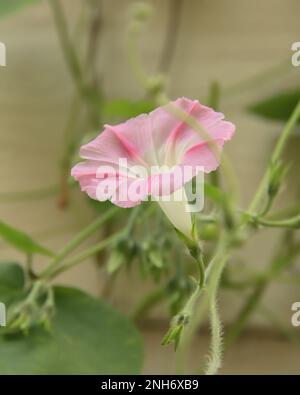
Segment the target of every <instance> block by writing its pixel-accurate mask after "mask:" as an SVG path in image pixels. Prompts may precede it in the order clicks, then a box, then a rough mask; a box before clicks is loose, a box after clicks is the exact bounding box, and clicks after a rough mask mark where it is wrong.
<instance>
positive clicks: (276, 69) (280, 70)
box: [223, 59, 292, 97]
mask: <svg viewBox="0 0 300 395" xmlns="http://www.w3.org/2000/svg"><path fill="white" fill-rule="evenodd" d="M290 64H291V61H290V59H288V60H286V61H284V62H282V63H280V64H278V65H276V66H273V67H271V68H268V69H267V70H263V71H261V72H259V73H257V74H255V75H253V76H250V77H248V78H246V79H243V80H241V81H238V82H236V83H234V84H232V85H230V86H228V87H224V88H223V95H224V96H225V97H231V96H234V95H235V94H238V93H241V92H243V91H248V90H249V89H251V88H253V87H256V86H259V87H260V86H261V85H262V84H263V83H266V82H268V81H270V80H272V79H274V77H276V78H278V76H280V75H281V74H285V73H287V72H289V71H291V69H292V68H291V67H290Z"/></svg>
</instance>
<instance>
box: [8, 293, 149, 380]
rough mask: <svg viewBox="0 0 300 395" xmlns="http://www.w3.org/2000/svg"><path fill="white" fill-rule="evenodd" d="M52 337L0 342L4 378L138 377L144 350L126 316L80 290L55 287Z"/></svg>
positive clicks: (35, 333)
mask: <svg viewBox="0 0 300 395" xmlns="http://www.w3.org/2000/svg"><path fill="white" fill-rule="evenodd" d="M54 292H55V305H56V312H55V316H54V317H53V320H52V326H51V333H49V332H46V331H45V330H44V329H43V328H41V327H36V328H34V329H32V330H31V331H30V332H29V334H28V335H22V334H19V335H6V336H2V337H0V374H138V373H140V371H141V367H142V359H143V345H142V340H141V336H140V334H139V333H138V332H137V330H136V329H135V327H134V326H133V324H132V323H131V322H130V321H129V319H127V318H126V317H124V316H122V315H121V314H120V313H118V312H117V311H115V310H114V309H113V308H112V307H110V306H108V305H106V304H105V303H103V302H102V301H100V300H97V299H95V298H93V297H91V296H89V295H87V294H85V293H83V292H81V291H79V290H76V289H73V288H62V287H57V288H55V289H54Z"/></svg>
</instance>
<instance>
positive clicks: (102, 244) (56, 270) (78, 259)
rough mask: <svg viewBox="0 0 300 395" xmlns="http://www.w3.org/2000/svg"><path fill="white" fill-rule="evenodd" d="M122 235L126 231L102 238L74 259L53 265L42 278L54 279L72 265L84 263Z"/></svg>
mask: <svg viewBox="0 0 300 395" xmlns="http://www.w3.org/2000/svg"><path fill="white" fill-rule="evenodd" d="M122 236H124V231H121V232H118V233H115V234H113V235H112V236H110V237H107V238H106V239H104V240H101V241H100V242H99V243H97V244H95V245H93V246H92V247H90V248H87V249H86V250H85V251H83V252H82V253H80V254H78V255H77V256H75V257H74V258H73V259H71V260H70V261H67V262H65V263H63V264H62V265H60V266H58V267H52V269H51V270H50V269H49V270H48V271H47V273H45V274H44V276H43V277H42V278H44V279H53V278H54V277H56V276H57V275H59V274H61V273H63V272H65V271H66V270H69V269H71V268H72V267H74V266H76V265H78V264H79V263H82V262H83V261H85V260H86V259H88V258H90V257H91V256H93V255H95V254H96V253H98V252H100V251H103V250H104V249H105V248H107V247H108V246H110V245H112V244H113V243H115V242H116V241H117V240H118V239H120V238H121V237H122Z"/></svg>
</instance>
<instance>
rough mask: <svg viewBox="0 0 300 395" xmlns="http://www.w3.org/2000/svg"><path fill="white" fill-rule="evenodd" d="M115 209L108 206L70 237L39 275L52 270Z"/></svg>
mask: <svg viewBox="0 0 300 395" xmlns="http://www.w3.org/2000/svg"><path fill="white" fill-rule="evenodd" d="M117 211H118V209H117V207H112V208H110V209H109V210H107V211H106V212H105V213H104V214H103V215H102V216H101V217H99V218H97V219H96V220H95V221H94V222H92V223H91V224H90V225H88V226H87V227H86V228H85V229H83V230H82V231H81V232H79V234H78V235H77V236H76V237H75V238H74V239H72V240H71V241H70V242H69V243H67V245H66V246H65V247H64V248H63V249H62V250H61V251H59V253H58V254H57V255H56V256H55V257H54V259H53V260H52V261H51V262H50V263H49V265H48V267H46V269H45V270H44V271H42V272H41V273H40V276H41V277H47V276H48V273H51V272H52V270H53V267H55V266H56V265H57V264H58V263H60V262H61V261H62V260H63V259H64V258H65V257H66V256H67V255H69V254H70V253H71V252H72V251H73V250H74V249H75V248H77V247H78V246H79V245H80V244H81V243H82V242H83V241H85V240H86V239H87V238H88V237H90V236H91V235H92V234H93V233H95V232H96V230H97V229H99V228H100V226H101V225H103V224H104V222H106V221H108V220H109V219H110V218H112V217H113V216H114V215H115V214H116V213H117Z"/></svg>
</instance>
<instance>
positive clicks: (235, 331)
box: [224, 280, 268, 350]
mask: <svg viewBox="0 0 300 395" xmlns="http://www.w3.org/2000/svg"><path fill="white" fill-rule="evenodd" d="M267 283H268V281H267V280H263V281H262V282H261V283H259V284H257V285H255V287H254V289H253V291H252V293H251V294H250V296H249V297H248V299H247V301H246V303H245V305H244V306H243V308H242V310H241V311H240V313H239V314H238V316H237V318H236V319H235V320H234V324H233V326H232V328H231V329H230V330H229V332H228V334H227V336H226V337H225V344H224V347H225V350H227V349H228V348H229V347H230V346H231V345H232V344H233V343H234V341H235V340H236V339H237V338H238V337H239V335H240V333H241V332H242V330H243V329H244V327H245V325H246V323H247V321H248V319H249V317H250V315H251V314H252V313H253V311H254V310H255V309H256V307H257V305H258V303H259V301H260V299H261V297H262V295H263V294H264V292H265V290H266V287H267Z"/></svg>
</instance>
